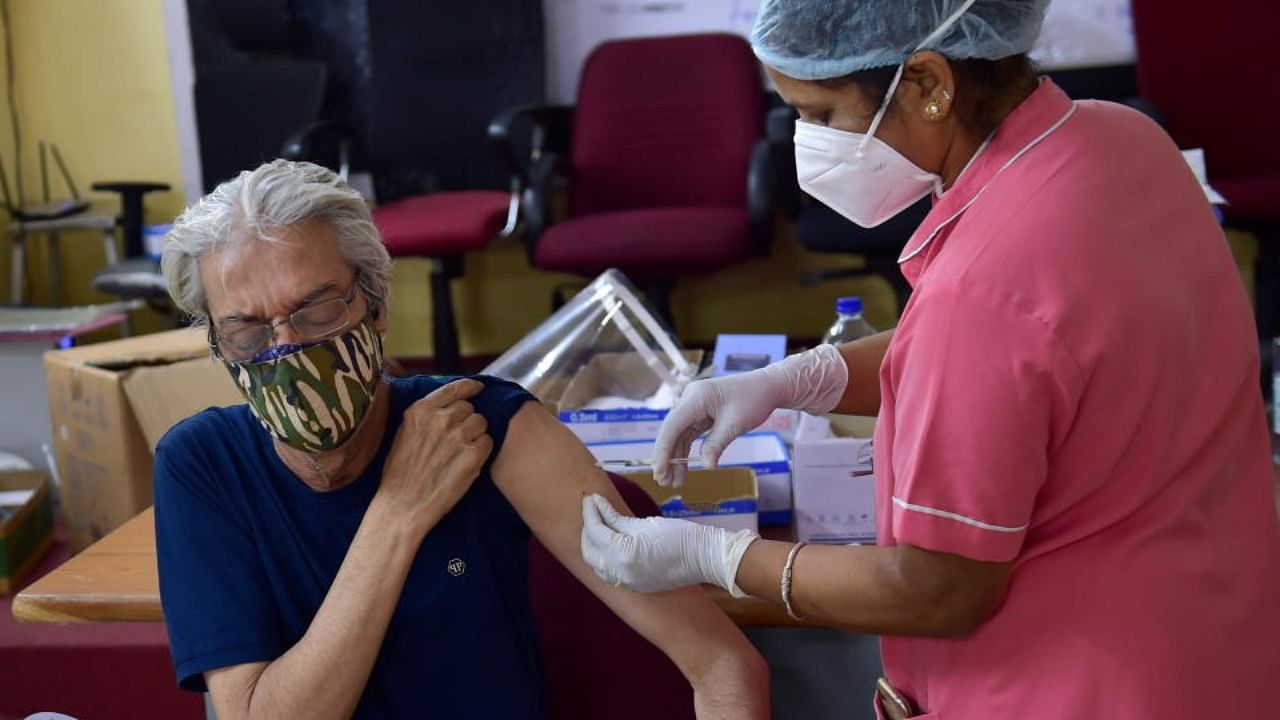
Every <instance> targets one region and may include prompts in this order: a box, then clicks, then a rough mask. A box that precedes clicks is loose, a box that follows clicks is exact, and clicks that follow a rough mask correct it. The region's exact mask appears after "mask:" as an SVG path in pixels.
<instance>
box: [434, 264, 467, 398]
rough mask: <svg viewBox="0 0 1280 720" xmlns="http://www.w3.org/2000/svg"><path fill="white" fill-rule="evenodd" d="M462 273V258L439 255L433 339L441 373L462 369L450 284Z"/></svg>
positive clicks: (460, 370) (436, 360) (435, 283)
mask: <svg viewBox="0 0 1280 720" xmlns="http://www.w3.org/2000/svg"><path fill="white" fill-rule="evenodd" d="M461 274H462V258H460V257H448V258H439V259H437V260H436V261H435V266H434V267H433V268H432V270H431V314H432V317H431V340H432V342H433V343H434V345H435V354H436V356H435V369H436V372H437V373H440V374H441V375H456V374H458V373H460V372H462V353H461V351H460V349H459V346H458V325H457V321H456V319H455V318H454V314H453V295H452V293H451V292H450V285H451V284H452V280H453V279H454V278H455V277H458V276H460V275H461Z"/></svg>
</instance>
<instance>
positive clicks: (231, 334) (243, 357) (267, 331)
mask: <svg viewBox="0 0 1280 720" xmlns="http://www.w3.org/2000/svg"><path fill="white" fill-rule="evenodd" d="M358 279H359V278H358V276H357V279H356V280H353V281H352V283H351V292H350V293H348V294H347V296H346V297H336V298H330V299H328V300H321V301H319V302H317V303H312V304H311V305H308V306H306V307H304V308H299V309H297V310H295V311H293V312H292V313H289V317H287V318H285V319H284V320H280V321H277V322H258V323H242V322H237V321H231V322H229V323H225V324H224V325H223V328H222V331H221V332H215V331H214V329H213V325H212V324H210V325H209V345H210V346H212V347H213V350H214V352H215V353H217V355H218V357H221V358H223V359H224V360H228V361H230V362H246V361H249V360H252V359H253V358H254V357H256V356H257V355H258V354H259V353H261V352H262V351H263V350H266V349H267V348H268V347H269V346H270V345H271V343H272V342H273V341H274V340H275V336H276V328H278V327H280V326H281V325H284V324H286V323H287V324H288V325H289V326H290V327H292V328H293V331H294V333H296V334H297V336H298V338H299V340H300V341H302V342H314V341H316V340H323V339H325V338H327V337H328V336H329V335H332V334H333V333H335V332H337V331H338V330H341V329H342V328H344V327H346V326H347V325H348V324H349V323H350V322H351V303H353V302H355V299H356V293H357V292H359V289H360V283H359V282H358Z"/></svg>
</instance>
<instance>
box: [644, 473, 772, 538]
mask: <svg viewBox="0 0 1280 720" xmlns="http://www.w3.org/2000/svg"><path fill="white" fill-rule="evenodd" d="M622 476H623V477H625V478H627V479H628V480H630V481H631V482H634V483H635V484H637V485H639V486H640V487H641V488H642V489H643V490H644V491H645V492H646V493H648V494H649V497H651V498H653V501H654V502H655V503H657V504H658V509H659V510H661V511H662V515H663V517H670V518H680V519H682V520H692V521H693V522H697V523H702V524H704V525H714V526H716V527H722V528H724V529H726V530H733V531H737V530H758V529H759V527H760V522H759V517H758V515H757V513H756V507H757V506H756V495H757V493H756V474H755V472H754V471H752V470H751V469H749V468H718V469H716V470H691V471H689V477H688V478H687V480H688V481H687V482H686V483H685V484H684V486H683V487H678V488H677V487H663V486H661V485H659V484H658V483H656V482H654V481H653V473H652V472H629V473H622Z"/></svg>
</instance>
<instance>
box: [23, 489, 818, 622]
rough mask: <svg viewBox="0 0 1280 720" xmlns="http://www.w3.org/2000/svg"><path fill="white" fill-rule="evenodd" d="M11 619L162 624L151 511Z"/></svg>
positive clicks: (49, 583) (81, 558) (777, 617)
mask: <svg viewBox="0 0 1280 720" xmlns="http://www.w3.org/2000/svg"><path fill="white" fill-rule="evenodd" d="M766 534H768V533H766ZM708 592H709V593H710V594H711V596H712V599H714V600H715V602H716V604H718V605H719V606H720V607H721V608H722V609H723V610H724V611H725V613H727V614H728V615H729V617H731V618H733V620H734V621H735V622H737V623H738V624H739V625H742V626H759V625H797V624H800V623H796V622H794V621H792V620H791V619H790V618H788V617H787V614H786V613H785V612H784V611H783V610H782V608H780V607H776V606H774V605H772V604H770V603H767V602H765V601H763V600H756V599H754V598H746V599H742V600H738V599H735V598H733V597H731V596H730V595H729V593H727V592H725V591H724V590H721V589H720V588H713V589H709V590H708ZM13 615H14V617H16V618H17V619H18V620H21V621H23V622H60V623H65V622H161V621H162V620H164V614H163V613H162V611H161V609H160V582H159V576H158V574H157V572H156V538H155V520H154V514H153V511H152V510H151V509H150V508H148V509H147V510H145V511H144V512H143V513H142V514H140V515H138V516H137V517H135V518H133V519H132V520H130V521H129V522H127V523H125V524H124V525H121V526H120V527H119V528H118V529H116V531H115V532H113V533H111V534H110V535H108V536H106V537H104V538H103V539H101V540H99V541H98V542H96V543H94V544H93V545H92V546H90V547H89V548H88V549H86V550H85V551H84V552H82V553H80V554H79V555H76V556H75V557H73V558H71V559H70V560H68V561H67V562H66V563H64V564H63V565H62V566H60V567H58V568H57V569H55V570H54V571H53V572H51V573H49V574H48V575H45V576H44V577H43V578H40V579H39V580H37V581H36V582H34V583H32V584H31V585H30V586H28V587H27V589H25V590H23V591H22V592H20V593H18V595H17V596H16V597H14V599H13Z"/></svg>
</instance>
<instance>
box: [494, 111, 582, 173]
mask: <svg viewBox="0 0 1280 720" xmlns="http://www.w3.org/2000/svg"><path fill="white" fill-rule="evenodd" d="M573 110H574V108H573V106H572V105H516V106H514V107H510V108H507V109H506V110H503V111H502V112H500V113H498V115H497V116H496V117H494V118H493V121H492V122H490V123H489V144H490V146H491V147H492V148H493V150H494V152H496V153H497V154H498V157H499V159H500V160H501V161H502V162H503V163H504V165H505V166H506V167H507V168H508V170H509V171H510V172H511V173H512V174H513V175H515V176H518V177H523V176H525V175H526V174H527V173H528V172H529V170H530V168H531V166H532V164H533V162H534V161H536V160H537V159H538V158H540V157H541V156H542V155H544V154H545V153H548V152H551V153H557V154H562V155H567V154H568V152H569V145H570V136H571V135H572V134H573ZM525 127H527V128H528V129H527V131H526V130H524V128H525Z"/></svg>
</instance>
